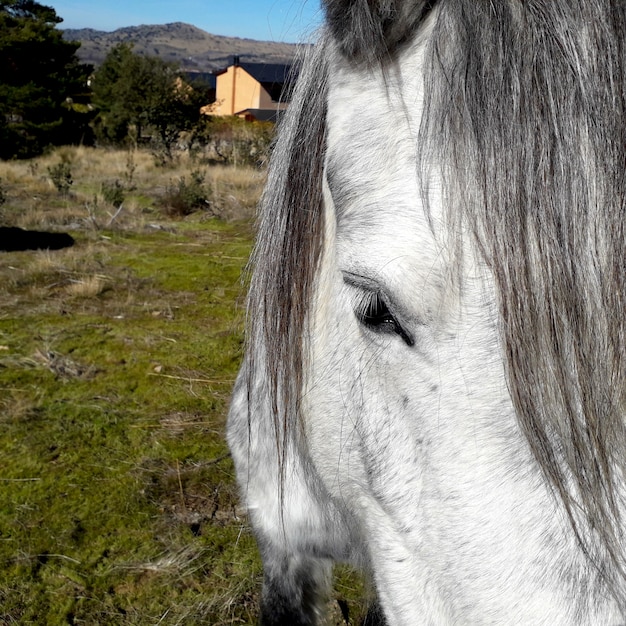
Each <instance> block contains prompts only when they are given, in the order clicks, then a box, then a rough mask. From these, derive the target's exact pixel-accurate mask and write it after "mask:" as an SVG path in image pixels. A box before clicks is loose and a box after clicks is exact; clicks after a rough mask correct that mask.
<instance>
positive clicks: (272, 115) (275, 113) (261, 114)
mask: <svg viewBox="0 0 626 626" xmlns="http://www.w3.org/2000/svg"><path fill="white" fill-rule="evenodd" d="M284 113H285V111H282V110H280V109H243V110H242V111H237V113H235V115H249V116H250V117H253V118H254V119H255V120H256V121H257V122H277V121H278V120H279V119H280V117H281V116H282V115H283V114H284Z"/></svg>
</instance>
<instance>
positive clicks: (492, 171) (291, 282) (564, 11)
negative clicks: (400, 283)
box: [249, 0, 626, 607]
mask: <svg viewBox="0 0 626 626" xmlns="http://www.w3.org/2000/svg"><path fill="white" fill-rule="evenodd" d="M325 6H326V11H327V22H328V26H327V34H325V35H324V36H323V37H322V40H321V41H320V43H319V44H318V45H317V46H316V47H315V50H314V51H313V52H312V53H311V56H310V58H309V59H308V60H307V62H306V65H305V69H304V71H303V72H302V74H301V77H300V83H299V86H298V88H297V92H296V95H295V98H294V101H293V103H292V105H291V108H290V111H289V114H288V117H287V119H286V121H285V122H284V124H283V127H282V129H281V136H280V139H279V140H278V143H277V145H276V148H275V151H274V157H273V161H272V165H271V169H270V178H269V181H268V187H267V191H266V193H265V197H264V200H263V210H262V220H261V223H260V227H259V228H260V232H259V238H258V241H259V243H258V245H257V249H256V253H255V257H254V263H255V267H256V270H255V273H254V276H253V280H252V287H251V291H250V299H249V307H250V311H251V315H250V334H249V336H250V341H251V343H252V346H251V348H252V349H251V350H250V351H249V354H253V355H255V356H254V357H251V358H256V359H259V360H260V361H262V362H263V364H264V366H265V369H264V371H267V372H268V380H269V387H270V396H271V398H272V404H273V409H274V414H275V416H276V420H277V421H276V433H277V443H278V444H279V446H283V447H284V446H285V445H286V444H287V443H288V442H289V441H290V434H289V433H290V432H295V431H297V430H298V426H297V425H298V421H297V415H298V409H299V393H300V389H301V384H302V380H303V368H304V359H305V357H304V354H305V350H306V319H307V312H308V305H309V303H310V302H311V301H312V290H313V286H314V282H315V275H316V269H317V265H318V259H319V256H320V252H321V246H322V234H323V215H322V210H321V187H322V175H323V172H322V168H323V159H324V149H325V115H326V104H325V103H326V80H327V72H328V70H327V65H326V61H327V57H328V56H329V54H336V52H334V51H335V50H337V49H338V50H339V51H340V53H341V54H343V55H344V57H346V58H347V59H348V60H350V61H352V62H353V63H354V64H358V65H362V64H383V65H384V64H388V63H393V62H394V60H395V58H396V57H397V54H398V53H399V51H400V50H401V49H402V48H403V46H405V45H408V43H410V41H411V39H412V37H413V36H414V35H415V33H416V32H417V31H418V29H419V28H420V26H421V24H422V22H423V20H424V19H425V18H426V16H427V15H429V14H430V13H431V12H433V9H436V22H435V24H434V29H433V34H432V38H431V41H430V43H429V50H428V59H429V65H428V69H427V72H426V75H425V81H426V87H427V89H426V93H427V102H426V109H425V115H424V119H423V122H422V128H421V132H420V150H421V152H422V155H423V159H424V161H425V162H426V161H427V160H428V161H429V162H431V160H432V159H433V157H434V162H435V163H437V164H439V165H440V167H441V170H442V175H443V176H444V179H445V183H446V184H445V185H444V187H445V189H446V190H447V192H446V193H447V198H446V204H447V206H448V207H449V211H450V216H449V217H450V220H451V222H452V221H453V220H463V221H465V223H468V224H470V225H471V227H472V229H473V231H474V233H475V238H476V244H477V245H478V246H479V247H480V250H481V251H482V254H483V256H484V258H485V259H486V261H487V263H488V264H489V266H490V268H491V270H492V272H493V275H494V277H495V280H496V286H497V294H498V302H499V309H500V317H501V324H500V326H501V337H502V345H503V353H504V355H505V358H506V368H507V376H508V383H509V390H510V393H511V396H512V399H513V402H514V405H515V409H516V412H517V417H518V420H519V424H520V427H521V429H522V431H523V432H524V434H525V436H526V439H527V441H528V444H529V446H530V449H531V450H532V452H533V454H534V456H535V459H536V461H537V463H538V464H539V466H540V468H541V470H542V472H543V474H544V476H545V478H546V481H547V483H548V484H549V485H550V487H551V488H552V489H553V491H554V493H555V495H556V496H557V497H558V498H559V499H560V501H561V502H562V503H563V506H564V508H565V511H566V513H567V515H568V516H569V518H570V521H571V523H572V526H573V528H574V530H575V532H576V534H577V537H578V539H579V542H580V545H581V547H582V548H583V550H584V551H585V552H586V554H587V555H588V556H589V558H590V561H591V562H592V563H593V564H594V565H596V566H597V567H598V568H599V570H600V571H601V573H602V574H603V575H604V577H605V579H606V581H607V583H608V584H609V585H610V587H611V588H612V590H613V593H614V595H615V596H616V598H617V599H618V601H619V602H620V603H621V604H622V607H624V606H626V598H625V595H626V594H625V592H624V589H626V580H625V578H626V576H625V574H624V563H625V562H626V560H625V555H624V552H623V548H622V547H621V539H620V535H621V529H622V521H623V520H622V519H621V517H620V506H622V504H623V503H622V499H621V495H620V493H619V490H618V485H620V484H622V483H623V480H624V463H625V460H626V437H625V433H624V420H623V413H624V406H625V405H624V400H625V399H624V393H625V391H626V381H625V380H624V379H625V373H624V362H625V361H624V355H626V345H625V343H626V329H625V322H624V318H625V315H626V302H625V300H626V260H625V250H624V248H625V245H624V244H625V242H626V239H625V235H626V233H625V228H626V226H625V223H626V206H625V201H626V121H625V120H626V81H625V77H624V71H625V63H626V56H625V53H626V51H625V50H624V44H623V41H624V37H625V33H626V3H623V2H620V1H618V0H613V1H611V0H524V1H522V0H498V1H494V2H477V1H476V0H440V1H439V2H425V1H416V0H409V1H405V2H402V1H401V0H369V1H367V2H365V1H360V0H326V2H325ZM330 40H332V44H331V41H330Z"/></svg>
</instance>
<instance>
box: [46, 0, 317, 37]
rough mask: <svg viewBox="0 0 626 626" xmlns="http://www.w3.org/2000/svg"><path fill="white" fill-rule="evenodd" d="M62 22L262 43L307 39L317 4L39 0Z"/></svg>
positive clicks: (299, 0) (309, 0) (310, 0)
mask: <svg viewBox="0 0 626 626" xmlns="http://www.w3.org/2000/svg"><path fill="white" fill-rule="evenodd" d="M41 4H45V5H48V6H52V7H54V9H55V11H56V12H57V15H59V16H60V17H62V18H63V23H62V24H61V25H60V26H61V28H95V29H97V30H115V29H116V28H120V27H122V26H138V25H140V24H167V23H169V22H187V23H188V24H193V25H194V26H197V27H198V28H202V29H203V30H206V31H207V32H209V33H213V34H215V35H228V36H231V37H247V38H250V39H260V40H265V41H287V42H300V41H309V40H310V35H311V34H312V33H313V32H314V30H315V28H316V26H318V25H319V23H320V19H321V10H320V3H319V0H100V1H96V0H41Z"/></svg>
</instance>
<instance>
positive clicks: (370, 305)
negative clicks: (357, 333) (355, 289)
mask: <svg viewBox="0 0 626 626" xmlns="http://www.w3.org/2000/svg"><path fill="white" fill-rule="evenodd" d="M354 314H355V315H356V318H357V320H358V321H359V323H361V324H362V325H363V326H365V327H366V328H368V329H369V330H371V331H373V332H376V333H381V334H386V335H398V336H399V337H401V338H402V340H403V341H404V343H406V345H407V346H409V347H411V346H413V345H414V344H415V341H414V339H413V337H411V336H410V335H409V334H408V333H407V332H406V331H405V330H404V328H403V327H402V325H401V324H400V322H398V320H397V319H396V317H395V315H394V314H393V313H392V312H391V310H390V309H389V306H388V304H387V302H386V300H385V298H384V297H383V295H382V294H381V293H380V292H378V291H365V292H363V293H362V294H361V296H360V298H359V299H358V301H357V303H356V306H355V307H354Z"/></svg>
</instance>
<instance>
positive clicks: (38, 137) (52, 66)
mask: <svg viewBox="0 0 626 626" xmlns="http://www.w3.org/2000/svg"><path fill="white" fill-rule="evenodd" d="M61 21H62V19H61V18H60V17H58V16H57V14H56V12H55V10H54V9H53V8H51V7H47V6H44V5H41V4H39V3H37V2H35V1H34V0H0V158H4V159H7V158H13V157H29V156H33V155H36V154H39V153H41V152H42V150H43V149H44V148H45V147H46V146H47V145H50V144H53V145H58V144H63V143H71V142H72V141H73V140H80V138H81V134H82V133H83V132H84V131H85V130H86V129H87V128H88V126H87V123H88V116H87V115H83V116H82V117H83V119H81V115H79V114H78V113H77V112H76V111H75V109H74V107H73V106H72V104H73V100H74V99H75V98H76V97H77V96H79V95H81V94H85V92H86V91H87V79H88V76H89V74H90V73H91V71H92V68H91V67H90V66H87V65H81V64H80V62H79V60H78V57H77V56H76V51H77V50H78V48H79V47H80V43H78V42H67V41H64V39H63V36H62V33H61V31H60V30H58V29H57V28H56V26H57V24H59V23H60V22H61Z"/></svg>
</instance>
